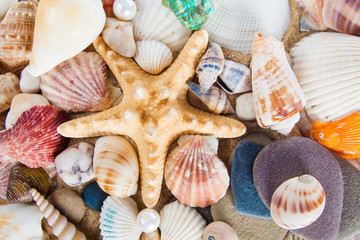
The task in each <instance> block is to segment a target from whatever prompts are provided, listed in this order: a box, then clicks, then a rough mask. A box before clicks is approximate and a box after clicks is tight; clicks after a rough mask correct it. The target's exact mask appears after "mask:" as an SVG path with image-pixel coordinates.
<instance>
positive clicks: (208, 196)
mask: <svg viewBox="0 0 360 240" xmlns="http://www.w3.org/2000/svg"><path fill="white" fill-rule="evenodd" d="M213 138H215V137H208V136H200V135H194V136H192V138H188V139H187V142H184V143H182V144H181V145H179V146H178V147H177V148H175V149H174V150H173V151H172V152H171V153H170V154H169V157H168V158H167V160H166V164H165V183H166V185H167V187H168V188H169V189H170V191H171V192H172V194H173V195H174V196H175V197H176V198H177V199H178V200H179V201H180V202H182V203H184V204H186V205H188V206H190V207H207V206H209V205H212V204H215V203H216V202H218V201H219V200H220V199H221V198H222V197H223V196H224V195H225V193H226V190H227V188H228V186H229V180H230V178H229V174H228V172H227V168H226V166H225V164H224V163H223V162H222V161H221V160H220V159H219V157H218V156H217V155H216V152H215V151H213V149H212V146H211V141H213V140H214V139H213ZM215 139H216V138H215Z"/></svg>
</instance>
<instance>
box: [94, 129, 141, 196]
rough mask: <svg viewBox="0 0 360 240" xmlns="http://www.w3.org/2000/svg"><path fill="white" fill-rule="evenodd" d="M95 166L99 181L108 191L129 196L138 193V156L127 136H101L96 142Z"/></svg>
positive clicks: (116, 194) (115, 194)
mask: <svg viewBox="0 0 360 240" xmlns="http://www.w3.org/2000/svg"><path fill="white" fill-rule="evenodd" d="M93 168H94V172H95V179H96V181H97V183H98V184H99V186H100V187H101V189H102V190H104V191H105V192H106V193H108V194H110V195H112V196H116V197H128V196H131V195H133V194H135V193H136V191H137V188H138V179H139V163H138V157H137V154H136V152H135V150H134V148H133V147H132V145H131V144H130V143H129V142H128V141H127V140H126V139H125V138H123V137H119V136H105V137H101V138H99V139H98V140H97V141H96V144H95V149H94V158H93Z"/></svg>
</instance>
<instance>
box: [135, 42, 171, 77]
mask: <svg viewBox="0 0 360 240" xmlns="http://www.w3.org/2000/svg"><path fill="white" fill-rule="evenodd" d="M134 59H135V61H136V63H137V64H138V65H139V66H140V67H141V68H142V69H143V70H144V71H146V72H148V73H150V74H159V73H160V72H161V71H162V70H163V69H164V68H166V67H167V66H169V65H170V64H171V62H172V59H173V56H172V53H171V51H170V49H169V48H168V47H167V46H166V45H165V44H163V43H161V42H158V41H146V40H145V41H138V42H136V53H135V56H134Z"/></svg>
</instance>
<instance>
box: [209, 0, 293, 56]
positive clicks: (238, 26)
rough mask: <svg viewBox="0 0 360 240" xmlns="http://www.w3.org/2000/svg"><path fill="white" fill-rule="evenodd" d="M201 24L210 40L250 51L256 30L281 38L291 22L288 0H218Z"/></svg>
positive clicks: (237, 49) (223, 45)
mask: <svg viewBox="0 0 360 240" xmlns="http://www.w3.org/2000/svg"><path fill="white" fill-rule="evenodd" d="M218 4H219V6H218V7H217V8H216V9H215V11H214V12H213V14H211V16H209V18H208V19H207V21H206V22H205V24H204V25H203V28H204V29H206V30H207V31H208V32H209V40H210V41H212V42H216V43H218V44H220V45H221V46H222V47H225V48H228V49H230V50H234V51H241V52H244V53H251V49H252V45H253V42H254V38H255V35H256V33H258V32H261V33H263V34H264V35H268V34H271V35H273V36H274V37H275V38H277V39H278V40H281V39H282V37H283V34H284V33H285V31H286V30H287V28H288V26H289V22H290V11H289V2H288V1H287V0H270V1H269V0H260V1H259V0H258V1H253V0H237V1H233V0H219V3H218Z"/></svg>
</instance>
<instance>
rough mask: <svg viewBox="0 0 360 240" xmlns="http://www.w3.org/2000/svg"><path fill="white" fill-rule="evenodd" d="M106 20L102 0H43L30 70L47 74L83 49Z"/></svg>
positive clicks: (37, 14) (36, 27)
mask: <svg viewBox="0 0 360 240" xmlns="http://www.w3.org/2000/svg"><path fill="white" fill-rule="evenodd" d="M54 9H56V10H57V11H54ZM69 9H72V11H69ZM48 19H52V20H53V21H49V20H48ZM105 20H106V16H105V12H104V9H103V7H102V4H101V1H100V4H99V3H96V2H95V1H88V0H77V1H72V0H57V1H52V0H42V1H40V3H39V7H38V11H37V12H36V23H35V33H34V43H33V48H32V52H31V57H30V65H29V69H28V70H29V72H30V74H31V75H33V76H35V77H36V76H39V75H41V74H44V73H46V72H47V71H49V70H50V69H52V68H53V67H55V66H56V65H58V64H59V63H61V62H63V61H65V60H67V59H69V58H72V57H74V56H75V55H77V54H78V53H80V52H81V51H82V50H84V49H85V48H86V47H87V46H89V45H90V44H91V43H92V42H93V41H94V40H95V38H96V37H97V36H99V34H100V33H101V31H102V29H103V27H104V25H105ZM89 26H91V27H90V28H89Z"/></svg>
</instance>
